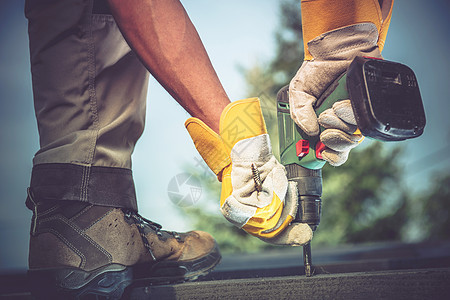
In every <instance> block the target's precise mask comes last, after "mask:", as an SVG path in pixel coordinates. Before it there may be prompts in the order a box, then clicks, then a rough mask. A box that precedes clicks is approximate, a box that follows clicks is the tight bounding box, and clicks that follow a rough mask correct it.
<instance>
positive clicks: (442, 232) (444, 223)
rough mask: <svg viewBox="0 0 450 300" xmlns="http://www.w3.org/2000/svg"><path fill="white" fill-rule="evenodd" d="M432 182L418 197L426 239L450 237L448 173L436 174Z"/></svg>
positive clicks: (449, 174) (449, 176)
mask: <svg viewBox="0 0 450 300" xmlns="http://www.w3.org/2000/svg"><path fill="white" fill-rule="evenodd" d="M433 182H434V184H433V186H432V187H431V188H430V190H429V191H427V192H426V193H425V194H424V195H421V196H420V197H419V198H418V199H419V201H418V205H419V207H420V208H421V216H422V218H421V219H422V225H423V230H424V231H425V239H426V240H439V239H446V240H449V239H450V215H449V214H450V173H448V172H447V173H442V174H436V175H435V176H434V180H433Z"/></svg>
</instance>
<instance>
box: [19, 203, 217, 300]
mask: <svg viewBox="0 0 450 300" xmlns="http://www.w3.org/2000/svg"><path fill="white" fill-rule="evenodd" d="M27 206H28V207H29V208H30V209H31V210H33V218H32V224H31V237H30V253H29V271H28V276H29V280H30V285H31V286H30V287H31V290H32V294H33V295H34V296H35V297H38V298H42V299H63V298H70V299H73V298H74V299H85V298H87V297H101V296H103V297H105V298H108V299H119V298H120V297H121V296H122V294H123V292H124V289H125V288H126V287H127V286H129V285H130V284H131V283H132V281H134V280H139V279H145V282H146V283H148V284H166V283H176V282H184V281H191V280H195V279H197V278H198V277H199V276H202V275H206V274H207V273H209V272H210V271H211V270H212V269H213V268H214V267H215V266H216V265H217V264H218V263H219V261H220V258H221V256H220V253H219V249H218V246H217V244H216V242H215V240H214V239H213V238H212V237H211V236H210V235H209V234H208V233H205V232H201V231H191V232H187V233H176V232H171V231H164V230H161V226H160V225H158V224H156V223H154V222H151V221H149V220H147V219H144V218H142V217H141V216H140V215H138V214H137V213H136V212H133V211H129V210H126V209H121V208H113V207H106V206H96V205H91V204H88V203H83V202H76V201H55V202H47V201H46V202H37V201H36V200H35V199H33V198H32V196H31V195H30V194H29V196H28V199H27ZM94 295H95V296H94Z"/></svg>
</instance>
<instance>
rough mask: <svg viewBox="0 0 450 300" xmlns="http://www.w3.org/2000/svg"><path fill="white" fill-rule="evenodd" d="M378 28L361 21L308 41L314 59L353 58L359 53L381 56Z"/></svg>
mask: <svg viewBox="0 0 450 300" xmlns="http://www.w3.org/2000/svg"><path fill="white" fill-rule="evenodd" d="M377 40H378V30H377V28H376V27H375V25H374V24H372V23H361V24H355V25H350V26H346V27H342V28H339V29H336V30H332V31H329V32H326V33H324V34H322V35H320V36H318V37H316V38H315V39H313V40H311V41H310V42H308V47H309V51H310V52H311V55H312V56H313V57H314V60H318V61H320V60H326V61H330V60H351V59H353V58H354V57H355V56H357V55H364V56H371V57H381V53H380V51H379V49H378V46H377Z"/></svg>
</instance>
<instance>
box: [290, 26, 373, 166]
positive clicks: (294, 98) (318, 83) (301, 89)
mask: <svg viewBox="0 0 450 300" xmlns="http://www.w3.org/2000/svg"><path fill="white" fill-rule="evenodd" d="M377 41H378V30H377V27H376V26H375V25H374V24H372V23H360V24H355V25H350V26H346V27H342V28H339V29H336V30H332V31H329V32H326V33H324V34H322V35H320V36H318V37H316V38H314V39H313V40H311V41H310V42H308V49H309V52H310V53H311V55H312V57H313V59H312V60H310V61H304V62H303V64H302V66H301V67H300V69H299V70H298V72H297V74H296V75H295V76H294V78H293V79H292V80H291V83H290V85H289V105H290V110H291V117H292V119H293V120H294V121H295V123H296V124H297V125H298V126H299V127H300V128H301V129H302V130H303V131H304V132H305V133H306V134H308V135H311V136H314V135H318V134H319V124H320V125H321V126H323V127H324V128H325V130H324V131H323V132H322V133H321V135H320V140H321V141H322V143H324V145H325V146H326V148H325V150H324V151H323V152H322V157H323V158H324V159H325V160H326V161H328V162H329V163H330V164H331V165H333V166H339V165H342V164H343V163H344V162H345V161H346V160H347V158H348V154H349V152H350V150H351V149H352V148H354V147H355V146H356V145H358V143H359V142H360V141H361V140H362V138H363V137H362V135H361V134H359V133H357V134H354V132H355V130H356V121H355V116H354V115H353V110H352V108H351V104H350V101H349V100H346V101H340V102H337V103H335V104H334V105H333V107H332V108H330V109H327V110H325V111H324V112H323V113H322V114H321V115H320V116H319V118H318V117H317V115H316V113H315V110H314V105H315V104H316V101H317V99H319V98H320V96H321V95H322V93H323V92H324V91H325V90H326V89H327V88H328V87H329V86H330V85H331V84H332V83H333V82H334V81H335V80H337V79H339V78H340V76H341V75H343V74H344V72H345V71H346V70H347V68H348V66H349V65H350V63H351V61H352V60H353V58H354V57H355V56H370V57H377V58H381V53H380V51H379V49H378V46H377Z"/></svg>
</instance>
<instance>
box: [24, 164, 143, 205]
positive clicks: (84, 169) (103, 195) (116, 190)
mask: <svg viewBox="0 0 450 300" xmlns="http://www.w3.org/2000/svg"><path fill="white" fill-rule="evenodd" d="M30 192H31V193H32V195H33V197H34V199H36V200H37V201H38V202H40V201H81V202H86V203H90V204H94V205H102V206H111V207H120V208H127V209H131V210H134V211H137V202H136V192H135V189H134V182H133V176H132V172H131V170H129V169H122V168H112V167H98V166H81V165H74V164H40V165H35V166H34V167H33V170H32V173H31V184H30Z"/></svg>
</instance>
